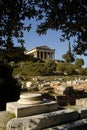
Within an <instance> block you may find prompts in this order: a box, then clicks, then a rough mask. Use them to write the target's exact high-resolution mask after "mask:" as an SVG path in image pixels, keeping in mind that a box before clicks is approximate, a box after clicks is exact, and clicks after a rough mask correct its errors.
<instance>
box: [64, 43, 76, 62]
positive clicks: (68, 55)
mask: <svg viewBox="0 0 87 130" xmlns="http://www.w3.org/2000/svg"><path fill="white" fill-rule="evenodd" d="M62 57H63V59H64V60H65V62H66V63H72V62H74V61H75V58H74V56H73V54H72V52H71V47H70V42H69V49H68V51H67V53H66V54H63V55H62Z"/></svg>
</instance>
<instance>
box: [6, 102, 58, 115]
mask: <svg viewBox="0 0 87 130" xmlns="http://www.w3.org/2000/svg"><path fill="white" fill-rule="evenodd" d="M57 108H58V104H57V102H56V101H47V100H46V101H44V102H43V103H42V104H38V105H37V104H34V105H24V104H19V103H18V102H10V103H7V105H6V110H7V111H9V112H11V113H14V114H15V116H16V117H23V116H30V115H34V114H40V113H45V112H50V111H55V110H57Z"/></svg>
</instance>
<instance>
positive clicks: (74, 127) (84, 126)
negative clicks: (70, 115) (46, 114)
mask: <svg viewBox="0 0 87 130" xmlns="http://www.w3.org/2000/svg"><path fill="white" fill-rule="evenodd" d="M43 130H87V119H81V120H78V121H74V122H71V123H66V124H64V125H59V126H55V127H51V128H47V129H43Z"/></svg>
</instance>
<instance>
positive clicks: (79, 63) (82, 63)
mask: <svg viewBox="0 0 87 130" xmlns="http://www.w3.org/2000/svg"><path fill="white" fill-rule="evenodd" d="M75 65H76V66H77V67H78V68H79V67H82V66H83V65H84V60H83V59H82V58H80V59H79V58H77V59H76V61H75Z"/></svg>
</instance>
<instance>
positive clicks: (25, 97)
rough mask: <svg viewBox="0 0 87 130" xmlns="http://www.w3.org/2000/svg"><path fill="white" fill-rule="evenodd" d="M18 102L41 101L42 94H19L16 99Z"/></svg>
mask: <svg viewBox="0 0 87 130" xmlns="http://www.w3.org/2000/svg"><path fill="white" fill-rule="evenodd" d="M18 103H19V104H25V105H30V104H32V105H34V104H40V103H43V99H42V95H41V94H22V95H20V99H19V100H18Z"/></svg>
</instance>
